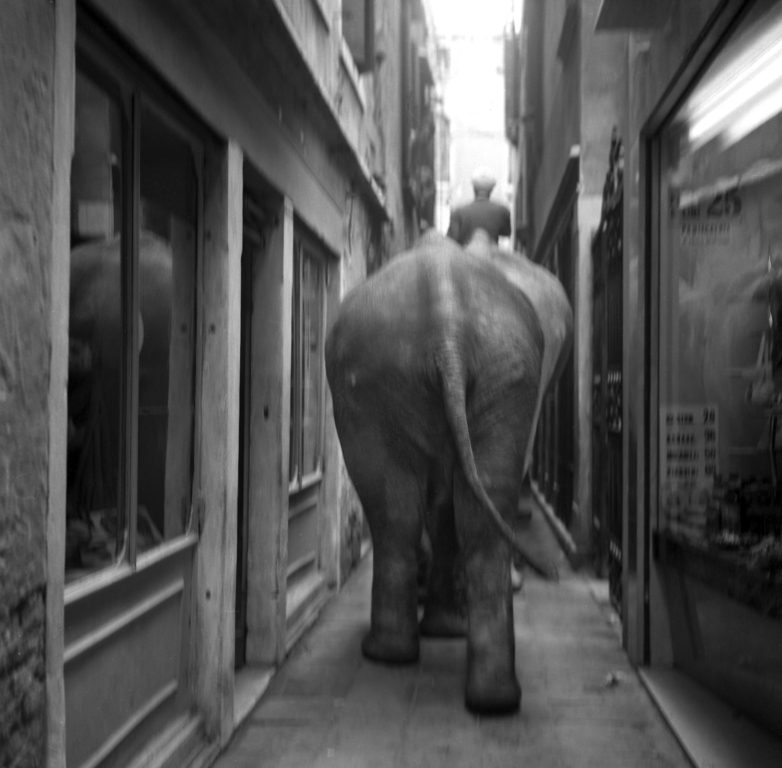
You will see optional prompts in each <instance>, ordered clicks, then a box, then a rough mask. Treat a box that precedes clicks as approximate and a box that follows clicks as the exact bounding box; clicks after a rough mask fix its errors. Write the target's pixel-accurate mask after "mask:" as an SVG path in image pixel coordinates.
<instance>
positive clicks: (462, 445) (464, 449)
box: [438, 341, 559, 579]
mask: <svg viewBox="0 0 782 768" xmlns="http://www.w3.org/2000/svg"><path fill="white" fill-rule="evenodd" d="M460 359H461V356H460V355H459V353H458V352H457V351H456V349H455V348H454V347H453V344H452V343H450V342H447V341H446V342H445V347H444V349H443V354H442V356H441V357H440V360H439V365H438V368H439V369H440V377H441V381H442V387H443V397H444V401H445V413H446V418H447V419H448V423H449V425H450V427H451V431H452V432H453V436H454V439H455V441H456V450H457V453H458V456H459V463H460V464H461V467H462V471H463V472H464V476H465V478H466V480H467V484H468V485H469V486H470V489H471V490H472V492H473V494H475V497H476V499H478V501H479V502H480V504H481V506H482V507H483V508H484V509H485V510H486V511H487V512H488V513H489V516H490V517H491V519H492V520H493V521H494V524H495V525H496V526H497V528H498V529H499V531H500V533H501V534H502V536H503V537H504V538H505V539H506V540H507V541H508V543H509V544H510V545H511V547H513V549H515V550H516V552H517V553H518V554H519V555H521V557H522V558H523V559H524V560H525V561H526V562H527V564H528V565H529V566H530V567H532V568H533V569H534V570H535V571H537V572H538V573H539V574H540V575H541V576H543V577H544V578H547V579H558V578H559V574H558V572H557V567H556V565H555V564H554V563H553V562H544V561H543V560H541V559H540V558H538V557H537V556H536V555H535V554H534V553H532V552H530V550H529V548H528V546H527V545H526V543H525V542H523V541H521V540H520V539H519V538H518V537H517V536H516V534H515V533H514V531H513V529H512V528H511V527H510V525H508V523H507V522H506V521H505V520H504V518H503V517H502V515H501V514H500V513H499V510H498V509H497V507H496V506H494V502H493V501H492V500H491V498H489V494H488V493H486V489H485V488H484V487H483V483H482V482H481V479H480V477H479V476H478V467H477V466H476V464H475V454H474V453H473V450H472V441H471V440H470V430H469V427H468V425H467V401H466V396H465V390H464V386H463V381H464V376H463V374H462V371H461V364H460Z"/></svg>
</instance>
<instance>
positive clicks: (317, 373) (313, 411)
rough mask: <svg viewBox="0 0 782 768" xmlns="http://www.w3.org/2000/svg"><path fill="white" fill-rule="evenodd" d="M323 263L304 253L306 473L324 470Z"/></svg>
mask: <svg viewBox="0 0 782 768" xmlns="http://www.w3.org/2000/svg"><path fill="white" fill-rule="evenodd" d="M323 269H324V267H323V262H322V261H320V260H319V259H318V258H317V257H316V256H314V255H313V254H311V253H309V252H308V251H307V250H306V248H305V249H304V251H303V262H302V275H301V293H302V303H301V312H302V317H301V344H302V357H301V361H302V377H301V378H302V393H301V394H302V417H301V430H302V438H301V439H302V453H303V456H302V473H303V474H305V475H306V474H309V473H311V472H315V471H316V470H317V469H319V466H320V442H321V441H320V412H321V390H322V387H323V291H324V287H325V286H324V279H323Z"/></svg>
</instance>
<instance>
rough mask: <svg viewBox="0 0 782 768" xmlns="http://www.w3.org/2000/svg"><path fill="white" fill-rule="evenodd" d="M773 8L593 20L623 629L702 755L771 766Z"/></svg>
mask: <svg viewBox="0 0 782 768" xmlns="http://www.w3.org/2000/svg"><path fill="white" fill-rule="evenodd" d="M642 6H643V7H642ZM780 19H782V5H781V4H780V3H778V2H718V1H713V2H692V3H691V2H678V1H677V0H670V2H666V3H661V4H657V5H656V6H655V7H654V8H652V7H651V6H648V5H646V4H642V3H637V2H622V1H621V0H619V1H616V2H612V0H604V2H603V3H602V6H601V9H600V13H599V16H598V18H597V20H596V34H597V36H598V37H599V38H601V37H602V36H603V35H606V34H607V35H609V36H615V35H616V34H618V33H622V34H624V35H625V36H626V46H627V49H626V50H627V70H626V71H627V79H626V85H625V87H626V90H627V93H628V94H629V100H628V104H627V110H626V113H625V116H624V118H623V120H622V122H621V123H620V125H619V133H620V135H621V136H622V137H623V139H624V148H625V149H624V173H623V203H622V208H623V210H622V214H623V226H622V241H623V256H622V259H623V273H624V291H623V294H624V302H623V304H624V309H623V319H624V322H623V340H622V343H623V355H622V358H623V366H622V373H623V381H624V397H623V403H622V411H621V413H622V421H623V423H624V424H625V425H626V429H625V430H624V432H623V447H622V450H623V462H624V467H625V469H624V472H623V485H622V495H621V498H622V510H623V519H624V550H625V552H626V553H627V557H625V558H624V561H623V564H622V565H623V571H622V584H623V599H622V608H623V631H624V640H625V646H626V648H627V650H628V653H629V655H630V657H631V659H633V660H634V661H635V662H636V663H637V664H639V665H640V666H641V671H642V675H643V677H644V679H645V681H646V683H647V686H648V687H649V689H650V691H651V692H652V694H653V695H654V696H655V698H656V700H657V701H658V703H660V706H661V707H662V709H663V711H664V712H665V713H666V714H667V715H668V717H669V720H670V721H671V723H672V724H673V725H674V728H675V729H676V730H677V732H678V733H679V735H680V737H681V738H682V740H683V742H684V744H685V747H686V748H687V749H688V750H692V753H693V754H695V755H696V757H697V758H698V762H703V763H704V764H705V763H707V762H710V761H712V760H714V759H716V757H715V755H714V754H709V752H708V749H705V750H704V746H703V745H709V744H712V746H711V749H713V750H714V751H715V753H716V752H718V751H719V749H720V748H719V747H714V746H713V743H714V739H713V737H709V738H708V739H706V740H705V741H702V742H701V746H700V747H698V746H694V745H696V744H698V741H697V740H698V739H699V738H701V737H702V736H703V735H704V728H705V729H708V733H711V734H714V733H721V734H723V739H722V740H720V743H723V744H724V743H726V741H730V736H729V734H730V735H733V736H734V739H733V741H734V744H735V743H740V746H739V747H738V751H737V752H735V753H732V754H735V759H737V760H739V762H741V763H742V764H749V763H754V764H776V763H775V762H774V761H778V759H779V754H780V748H779V744H780V742H779V737H780V736H782V721H780V716H779V713H780V712H782V706H780V705H781V704H782V699H781V698H780V692H781V691H782V677H781V676H780V672H779V670H780V660H782V657H781V656H780V649H782V622H780V610H779V596H780V594H782V575H781V573H780V571H781V570H782V543H780V534H781V533H782V511H781V507H780V493H779V488H778V476H779V452H778V444H779V437H778V434H777V432H778V430H777V422H778V400H779V397H778V382H777V380H778V371H777V368H778V361H779V356H778V351H779V348H778V343H777V336H778V333H777V331H778V328H777V326H778V319H779V318H778V291H779V288H778V285H779V263H778V262H779V259H778V256H779V247H780V240H779V227H778V222H779V220H780V215H779V210H778V209H779V199H780V189H781V187H780V178H782V177H780V173H779V168H780V162H782V144H781V143H780V142H781V141H782V123H780V100H779V95H780V93H782V91H780V72H782V55H780V49H782V26H781V24H782V22H781V21H780ZM686 711H699V712H700V713H701V717H700V720H701V722H700V723H695V722H694V721H690V722H687V718H686V717H683V716H682V715H681V713H682V712H686ZM736 712H738V713H741V715H742V716H743V717H744V718H746V719H745V721H744V722H745V724H746V723H749V724H750V725H748V726H747V731H746V733H745V734H744V735H743V736H741V740H740V742H738V740H737V739H736V738H735V735H736V733H737V732H736V722H737V718H736V716H735V713H736ZM731 713H733V714H731ZM693 726H695V727H693ZM770 755H771V756H772V757H769V756H770ZM721 759H724V755H723V756H722V758H721ZM768 760H772V763H769V762H768Z"/></svg>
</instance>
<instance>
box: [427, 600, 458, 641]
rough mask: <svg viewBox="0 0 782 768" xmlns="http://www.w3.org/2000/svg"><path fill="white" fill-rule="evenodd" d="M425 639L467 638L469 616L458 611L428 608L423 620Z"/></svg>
mask: <svg viewBox="0 0 782 768" xmlns="http://www.w3.org/2000/svg"><path fill="white" fill-rule="evenodd" d="M421 635H423V636H424V637H466V635H467V616H466V614H465V613H464V612H460V611H458V610H456V609H448V608H443V607H437V608H432V607H430V606H427V607H426V609H425V611H424V616H423V618H422V619H421Z"/></svg>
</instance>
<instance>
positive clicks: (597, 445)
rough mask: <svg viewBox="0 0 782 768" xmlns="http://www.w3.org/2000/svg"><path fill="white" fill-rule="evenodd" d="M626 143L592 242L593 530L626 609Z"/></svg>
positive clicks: (601, 565) (614, 162) (617, 602)
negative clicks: (624, 309) (624, 502)
mask: <svg viewBox="0 0 782 768" xmlns="http://www.w3.org/2000/svg"><path fill="white" fill-rule="evenodd" d="M622 166H623V157H622V141H621V139H619V138H618V137H617V135H616V130H614V131H613V132H612V135H611V150H610V155H609V166H608V173H607V174H606V180H605V184H604V186H603V206H602V212H601V217H600V226H599V228H598V231H597V233H596V234H595V236H594V239H593V241H592V260H593V291H592V298H593V312H594V314H593V326H592V332H593V336H592V355H593V387H592V424H593V428H592V526H593V528H592V530H593V548H594V551H595V556H596V562H595V567H596V570H597V572H598V574H601V575H602V574H604V573H606V572H607V575H608V583H609V592H610V596H611V602H612V603H613V604H614V607H615V608H616V610H617V611H619V612H620V613H621V605H622V528H623V522H622V311H623V301H622V299H623V286H622V274H623V273H622V226H623V216H622V201H623V196H622V190H623V187H622Z"/></svg>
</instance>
